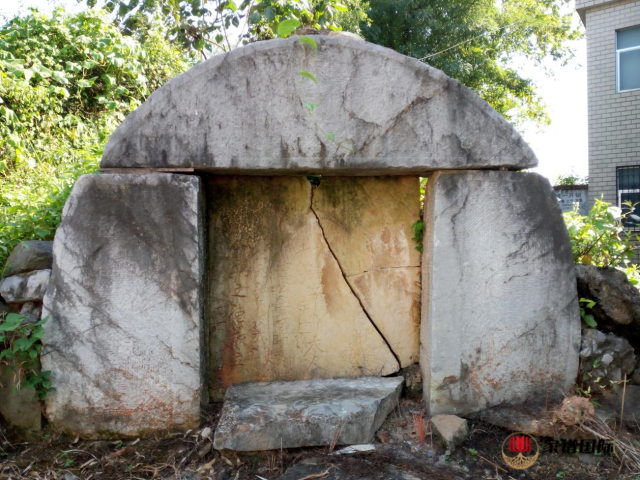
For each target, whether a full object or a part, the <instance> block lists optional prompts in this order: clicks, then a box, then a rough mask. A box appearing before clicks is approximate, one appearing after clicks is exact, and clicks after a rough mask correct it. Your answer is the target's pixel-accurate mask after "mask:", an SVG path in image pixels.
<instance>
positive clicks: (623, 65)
mask: <svg viewBox="0 0 640 480" xmlns="http://www.w3.org/2000/svg"><path fill="white" fill-rule="evenodd" d="M616 57H617V59H616V60H617V61H616V64H617V67H618V91H619V92H625V91H628V90H637V89H640V26H638V27H633V28H627V29H625V30H620V31H618V32H617V34H616Z"/></svg>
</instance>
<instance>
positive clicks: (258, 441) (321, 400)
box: [213, 377, 403, 451]
mask: <svg viewBox="0 0 640 480" xmlns="http://www.w3.org/2000/svg"><path fill="white" fill-rule="evenodd" d="M402 382H403V379H402V377H390V378H381V377H360V378H341V379H333V380H303V381H297V382H272V383H247V384H244V385H235V386H233V387H230V388H228V389H227V393H226V394H225V399H224V401H225V403H224V407H223V408H222V414H221V417H220V422H219V423H218V426H217V428H216V433H215V437H214V442H213V445H214V447H215V448H216V449H217V450H224V449H229V450H241V451H253V450H273V449H277V448H281V447H282V448H295V447H312V446H323V445H330V444H331V443H332V440H333V439H334V435H338V434H339V437H338V442H337V444H338V445H353V444H362V443H369V442H371V441H372V440H373V438H374V435H375V432H376V430H377V429H378V428H380V425H382V422H383V421H384V419H385V418H386V416H387V415H388V414H389V412H391V410H392V409H393V406H394V405H395V404H396V402H397V401H398V398H399V396H400V392H401V391H402ZM338 432H339V433H338Z"/></svg>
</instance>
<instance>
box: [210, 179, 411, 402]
mask: <svg viewBox="0 0 640 480" xmlns="http://www.w3.org/2000/svg"><path fill="white" fill-rule="evenodd" d="M311 194H312V190H311V184H310V183H309V182H308V181H307V180H306V179H305V178H304V177H221V176H216V177H212V178H210V179H209V180H208V183H207V201H208V207H209V208H208V212H209V235H210V239H209V248H210V253H209V265H210V274H209V275H210V276H209V288H210V291H209V298H210V301H209V305H210V307H209V308H210V310H209V319H210V349H209V351H210V362H211V363H210V365H211V366H210V368H211V374H212V378H213V380H212V381H211V382H210V386H211V395H212V397H213V398H214V399H221V398H222V395H223V393H224V389H225V388H227V387H228V386H230V385H234V384H238V383H243V382H251V381H271V380H302V379H311V378H336V377H353V376H361V375H388V374H391V373H394V372H397V371H398V370H399V368H400V367H399V365H398V361H397V360H396V358H395V357H394V354H393V352H392V351H391V350H390V349H389V347H388V345H387V344H386V343H385V340H384V339H383V338H382V336H381V335H380V334H379V333H378V331H377V330H376V327H375V325H374V324H373V322H372V321H371V319H370V318H369V317H368V316H367V313H366V311H365V310H363V308H362V305H361V304H360V302H359V300H358V298H357V297H356V295H355V294H354V292H353V291H352V290H351V288H350V287H349V284H348V283H347V281H346V280H345V277H344V275H343V272H342V271H341V270H340V266H339V264H338V262H337V261H336V258H335V257H334V255H333V253H332V251H331V249H330V248H329V245H328V244H327V240H326V238H325V237H324V235H323V232H322V229H321V227H320V224H319V223H318V218H317V217H316V215H315V214H314V212H313V210H312V209H311Z"/></svg>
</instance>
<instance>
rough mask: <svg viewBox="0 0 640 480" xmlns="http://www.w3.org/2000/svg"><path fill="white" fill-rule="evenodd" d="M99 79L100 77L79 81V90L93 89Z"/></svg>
mask: <svg viewBox="0 0 640 480" xmlns="http://www.w3.org/2000/svg"><path fill="white" fill-rule="evenodd" d="M97 79H98V77H93V78H87V79H82V80H78V87H79V88H91V87H93V84H94V83H95V81H96V80H97Z"/></svg>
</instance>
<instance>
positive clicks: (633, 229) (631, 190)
mask: <svg viewBox="0 0 640 480" xmlns="http://www.w3.org/2000/svg"><path fill="white" fill-rule="evenodd" d="M636 90H640V89H636ZM632 168H637V169H638V170H639V171H640V165H621V166H618V167H616V201H617V203H618V208H622V194H623V193H640V183H639V184H638V188H625V189H621V188H620V173H619V172H620V170H626V169H632ZM624 230H625V232H640V225H635V226H631V227H628V226H626V225H625V226H624Z"/></svg>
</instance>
